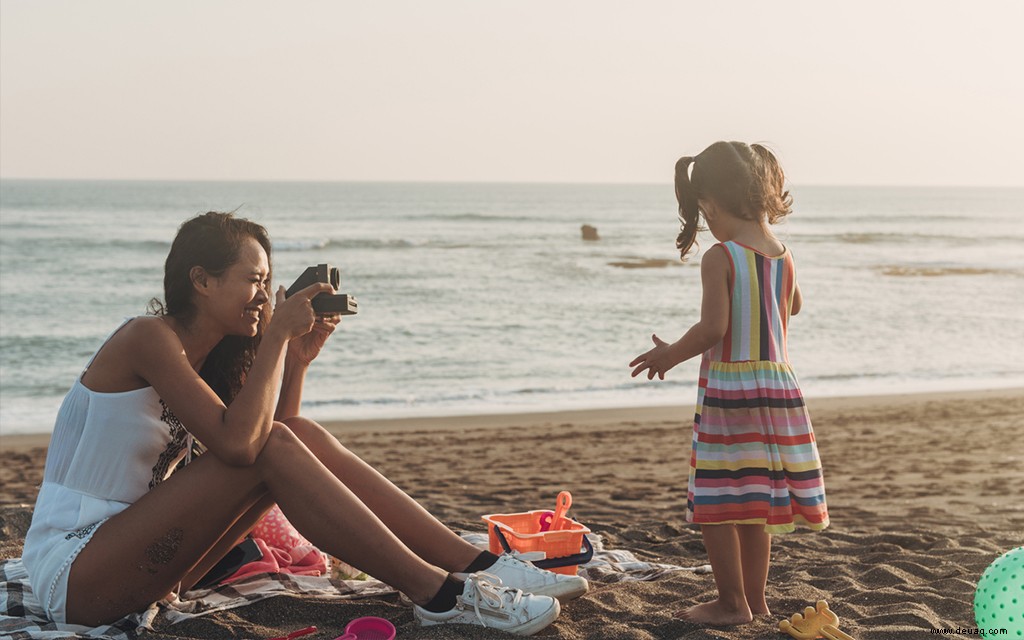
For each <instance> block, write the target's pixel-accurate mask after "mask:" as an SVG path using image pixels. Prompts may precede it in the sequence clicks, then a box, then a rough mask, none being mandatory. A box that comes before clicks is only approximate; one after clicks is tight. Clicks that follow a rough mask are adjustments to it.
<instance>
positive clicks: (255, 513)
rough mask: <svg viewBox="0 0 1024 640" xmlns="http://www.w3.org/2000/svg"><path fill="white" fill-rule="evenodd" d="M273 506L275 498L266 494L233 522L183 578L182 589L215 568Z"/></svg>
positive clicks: (187, 588)
mask: <svg viewBox="0 0 1024 640" xmlns="http://www.w3.org/2000/svg"><path fill="white" fill-rule="evenodd" d="M273 506H274V499H273V498H272V497H270V496H269V495H266V496H264V497H263V498H262V499H261V500H260V501H259V502H257V503H256V504H255V505H253V506H252V507H251V508H250V509H249V510H248V511H246V512H245V513H244V514H243V515H242V517H240V518H239V519H238V520H237V521H235V524H233V525H232V526H231V528H230V529H228V530H227V532H226V533H224V535H223V536H221V538H220V540H218V541H217V542H216V544H214V545H213V547H212V548H211V549H210V551H209V552H208V553H207V554H206V555H205V556H203V559H202V560H200V561H199V563H198V564H196V565H195V566H194V567H192V570H191V571H189V572H188V574H187V575H186V576H185V577H184V578H182V579H181V591H182V592H185V591H188V590H189V589H191V588H192V587H193V586H194V585H195V583H197V582H199V580H200V579H201V578H202V577H203V576H205V575H206V574H207V573H208V572H209V571H210V569H212V568H213V565H215V564H217V563H218V562H220V560H221V558H223V557H224V556H226V555H227V553H228V551H231V549H233V548H234V546H235V545H237V544H238V543H239V542H241V541H242V539H243V538H245V536H246V535H247V534H248V533H249V532H250V531H252V528H253V527H255V526H256V523H257V522H258V521H259V519H260V518H261V517H262V516H263V514H264V513H266V512H267V511H269V510H270V508H271V507H273Z"/></svg>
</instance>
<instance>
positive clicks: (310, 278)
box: [284, 264, 359, 316]
mask: <svg viewBox="0 0 1024 640" xmlns="http://www.w3.org/2000/svg"><path fill="white" fill-rule="evenodd" d="M317 282H326V283H328V284H330V285H331V287H333V288H334V290H335V291H337V290H338V287H340V286H341V271H339V270H338V267H332V266H331V265H329V264H318V265H316V266H315V267H307V268H306V270H305V271H303V272H302V275H301V276H299V278H298V280H296V281H295V282H294V283H292V286H290V287H288V290H287V291H285V292H284V297H286V298H287V297H290V296H291V295H292V294H293V293H295V292H296V291H301V290H303V289H305V288H306V287H308V286H309V285H311V284H316V283H317ZM312 302H313V311H316V312H317V313H338V314H341V315H343V316H351V315H355V314H356V312H358V311H359V303H358V302H356V299H355V298H354V297H353V296H350V295H347V294H344V293H339V294H333V295H332V294H330V293H321V294H318V295H317V296H315V297H314V298H313V301H312Z"/></svg>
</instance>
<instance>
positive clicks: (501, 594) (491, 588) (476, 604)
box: [466, 571, 523, 628]
mask: <svg viewBox="0 0 1024 640" xmlns="http://www.w3.org/2000/svg"><path fill="white" fill-rule="evenodd" d="M466 584H467V585H468V586H470V587H471V588H472V593H473V612H474V613H475V614H476V619H477V620H479V621H480V624H481V625H483V626H484V627H485V628H486V627H487V621H485V620H484V617H483V615H482V614H481V613H480V601H481V600H483V601H484V602H486V603H487V604H488V605H490V606H491V607H492V608H495V609H497V610H499V611H505V609H506V607H508V608H509V609H510V610H511V609H514V608H515V607H516V606H517V605H518V604H519V601H520V600H522V598H523V592H522V591H520V590H519V589H510V588H509V587H506V586H505V585H504V583H502V581H501V578H499V577H498V576H496V575H492V574H490V573H484V572H482V571H481V572H478V573H474V574H472V575H470V576H469V577H468V578H466ZM506 596H507V597H508V603H507V604H506V602H505V598H506Z"/></svg>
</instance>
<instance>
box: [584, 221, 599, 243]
mask: <svg viewBox="0 0 1024 640" xmlns="http://www.w3.org/2000/svg"><path fill="white" fill-rule="evenodd" d="M580 231H582V232H583V239H584V240H600V239H601V238H600V237H598V235H597V227H592V226H590V225H589V224H585V225H583V226H582V227H580Z"/></svg>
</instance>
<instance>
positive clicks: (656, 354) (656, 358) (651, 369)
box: [629, 335, 676, 380]
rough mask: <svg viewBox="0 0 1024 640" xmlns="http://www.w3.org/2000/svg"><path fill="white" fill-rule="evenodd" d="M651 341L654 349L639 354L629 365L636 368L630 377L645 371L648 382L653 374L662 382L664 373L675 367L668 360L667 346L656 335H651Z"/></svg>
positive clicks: (652, 377)
mask: <svg viewBox="0 0 1024 640" xmlns="http://www.w3.org/2000/svg"><path fill="white" fill-rule="evenodd" d="M651 339H652V340H653V341H654V348H653V349H651V350H650V351H648V352H646V353H643V354H640V355H639V356H637V357H636V358H634V359H633V361H632V362H630V363H629V366H631V367H636V369H633V373H632V374H631V375H630V377H632V378H635V377H637V376H638V375H639V374H640V373H642V372H643V370H644V369H647V379H648V380H653V379H654V375H655V374H657V375H658V379H659V380H664V379H665V372H666V371H668V370H669V369H671V368H672V367H674V366H675V365H676V363H674V362H672V361H671V359H670V358H669V344H668V343H667V342H665V341H664V340H662V339H661V338H659V337H658V336H657V335H652V336H651ZM638 365H639V366H638Z"/></svg>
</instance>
